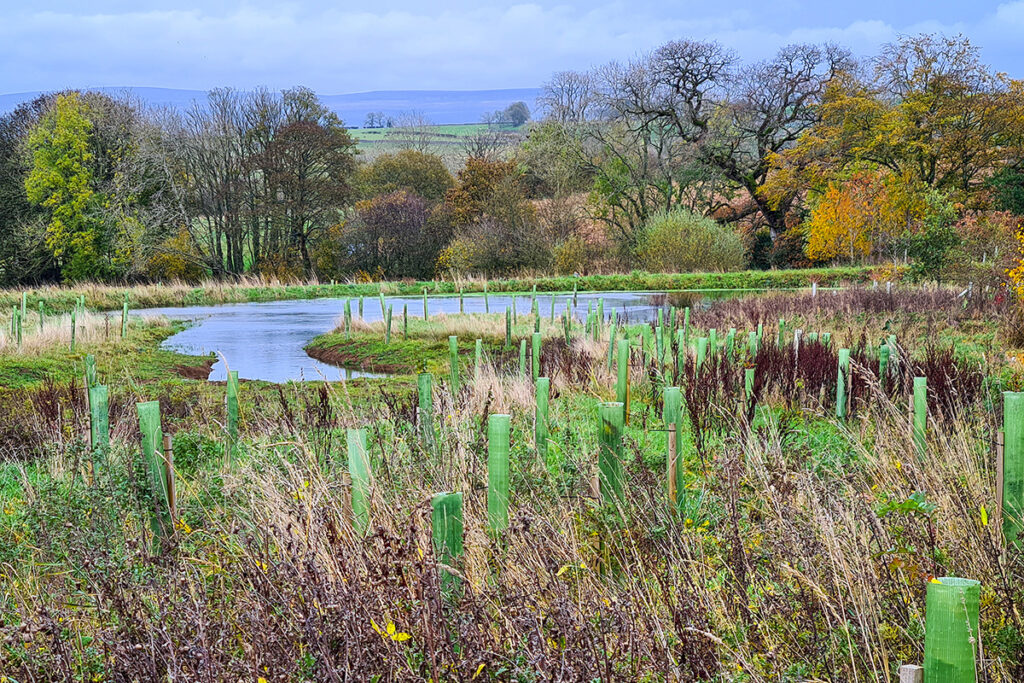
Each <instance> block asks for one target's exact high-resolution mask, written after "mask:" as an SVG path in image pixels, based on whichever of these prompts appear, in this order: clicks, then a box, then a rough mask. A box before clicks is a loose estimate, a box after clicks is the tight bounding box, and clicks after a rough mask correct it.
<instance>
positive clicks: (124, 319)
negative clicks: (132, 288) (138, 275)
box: [121, 293, 128, 339]
mask: <svg viewBox="0 0 1024 683" xmlns="http://www.w3.org/2000/svg"><path fill="white" fill-rule="evenodd" d="M127 336H128V294H127V293H126V294H125V295H124V303H123V304H122V305H121V339H124V338H125V337H127Z"/></svg>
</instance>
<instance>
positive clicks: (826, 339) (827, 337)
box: [821, 332, 832, 347]
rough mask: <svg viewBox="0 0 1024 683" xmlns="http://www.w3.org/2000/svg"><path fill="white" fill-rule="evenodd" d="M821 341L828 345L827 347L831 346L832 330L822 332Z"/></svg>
mask: <svg viewBox="0 0 1024 683" xmlns="http://www.w3.org/2000/svg"><path fill="white" fill-rule="evenodd" d="M821 343H822V344H823V345H824V346H826V347H828V346H831V345H832V333H831V332H822V333H821Z"/></svg>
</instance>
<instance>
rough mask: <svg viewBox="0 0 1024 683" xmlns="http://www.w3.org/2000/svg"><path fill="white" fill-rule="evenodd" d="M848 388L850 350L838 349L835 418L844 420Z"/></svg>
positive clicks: (847, 402)
mask: <svg viewBox="0 0 1024 683" xmlns="http://www.w3.org/2000/svg"><path fill="white" fill-rule="evenodd" d="M849 386H850V349H839V371H838V374H837V376H836V417H838V418H839V419H840V420H842V419H845V418H846V410H847V407H848V405H849V398H848V396H847V392H848V391H849Z"/></svg>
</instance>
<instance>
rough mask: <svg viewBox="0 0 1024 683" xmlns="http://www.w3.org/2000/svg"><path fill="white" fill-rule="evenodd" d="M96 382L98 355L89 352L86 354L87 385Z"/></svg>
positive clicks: (89, 385)
mask: <svg viewBox="0 0 1024 683" xmlns="http://www.w3.org/2000/svg"><path fill="white" fill-rule="evenodd" d="M95 384H96V356H94V355H92V354H91V353H90V354H87V355H86V356H85V386H86V387H91V386H93V385H95Z"/></svg>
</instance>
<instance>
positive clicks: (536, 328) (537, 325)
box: [533, 315, 540, 334]
mask: <svg viewBox="0 0 1024 683" xmlns="http://www.w3.org/2000/svg"><path fill="white" fill-rule="evenodd" d="M533 331H534V332H536V333H537V334H540V316H539V315H535V316H533Z"/></svg>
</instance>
